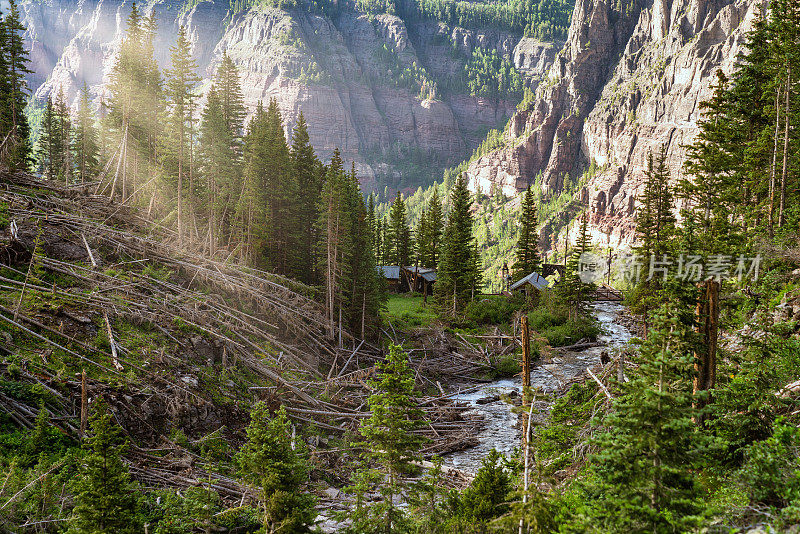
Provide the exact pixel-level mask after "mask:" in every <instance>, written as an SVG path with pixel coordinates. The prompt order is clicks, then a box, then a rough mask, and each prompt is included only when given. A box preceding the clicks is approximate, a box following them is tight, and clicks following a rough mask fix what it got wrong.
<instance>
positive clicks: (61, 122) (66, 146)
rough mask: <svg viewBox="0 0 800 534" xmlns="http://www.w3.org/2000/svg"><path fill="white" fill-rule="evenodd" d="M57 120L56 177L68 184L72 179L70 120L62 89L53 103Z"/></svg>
mask: <svg viewBox="0 0 800 534" xmlns="http://www.w3.org/2000/svg"><path fill="white" fill-rule="evenodd" d="M53 105H54V107H55V111H56V113H55V116H56V121H57V132H58V134H57V135H58V140H57V147H58V149H57V156H58V163H57V167H56V171H57V172H56V179H57V180H59V181H63V182H64V183H66V184H69V183H70V181H71V180H72V163H71V160H72V158H71V155H72V154H71V152H70V142H71V140H72V121H71V119H70V113H69V107H68V106H67V101H66V97H65V96H64V91H63V90H62V91H59V93H58V97H57V98H56V100H55V102H54V103H53Z"/></svg>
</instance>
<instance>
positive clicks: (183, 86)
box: [167, 26, 200, 241]
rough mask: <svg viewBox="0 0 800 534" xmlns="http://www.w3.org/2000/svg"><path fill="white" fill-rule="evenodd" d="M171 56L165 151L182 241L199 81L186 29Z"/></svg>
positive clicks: (190, 189) (183, 28) (190, 199)
mask: <svg viewBox="0 0 800 534" xmlns="http://www.w3.org/2000/svg"><path fill="white" fill-rule="evenodd" d="M170 51H171V53H172V55H171V59H172V68H171V69H170V70H169V71H168V72H167V96H168V97H169V101H170V135H169V149H170V152H171V155H172V157H173V158H174V161H175V163H174V165H175V180H176V184H175V187H176V203H177V211H178V213H177V217H178V227H177V230H178V239H179V240H180V241H182V240H183V238H184V234H185V224H186V220H185V215H184V209H185V206H184V202H185V200H184V199H185V197H186V196H187V195H186V194H187V192H188V197H189V201H190V202H189V203H187V204H188V205H187V206H186V207H190V206H191V201H192V200H193V195H194V191H193V190H192V189H193V185H194V184H192V183H191V181H192V180H191V164H192V161H191V150H192V148H191V144H192V139H193V134H192V129H193V113H194V106H195V95H194V89H195V86H196V85H197V83H198V82H199V81H200V77H199V76H198V75H197V73H196V71H197V63H196V62H195V60H194V58H193V57H192V45H191V42H190V41H189V38H188V36H187V34H186V27H185V26H181V27H180V29H179V30H178V39H177V41H176V43H175V46H173V47H171V48H170Z"/></svg>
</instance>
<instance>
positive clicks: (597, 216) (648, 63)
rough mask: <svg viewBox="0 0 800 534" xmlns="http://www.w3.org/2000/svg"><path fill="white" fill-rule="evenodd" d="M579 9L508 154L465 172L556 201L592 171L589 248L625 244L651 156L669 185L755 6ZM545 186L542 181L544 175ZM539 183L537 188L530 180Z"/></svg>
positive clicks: (632, 3)
mask: <svg viewBox="0 0 800 534" xmlns="http://www.w3.org/2000/svg"><path fill="white" fill-rule="evenodd" d="M621 3H622V5H620V4H619V3H617V2H612V1H610V0H578V2H577V3H576V6H575V11H574V13H573V17H572V24H571V27H570V31H569V36H568V39H567V43H566V45H565V46H564V47H563V48H562V49H561V51H560V52H559V54H558V55H557V57H556V59H555V62H554V63H553V65H552V66H551V67H550V70H549V71H548V73H547V75H546V77H545V80H544V81H543V82H542V84H541V85H540V86H539V88H538V90H537V92H536V97H535V98H534V100H533V101H532V102H531V103H530V104H529V105H528V106H527V107H526V108H525V109H524V110H523V111H520V112H518V113H517V114H516V115H515V116H514V117H513V118H512V120H511V122H510V124H509V128H508V131H507V145H506V148H504V149H502V150H498V151H495V152H492V153H490V154H487V155H485V156H483V157H481V158H480V159H478V160H476V161H474V162H472V164H471V165H470V167H469V170H468V175H469V177H470V184H471V186H472V187H473V188H474V189H478V188H480V189H481V190H483V191H489V190H490V188H491V186H492V184H498V185H499V186H501V188H502V190H503V191H504V192H505V193H506V194H513V193H516V192H518V191H520V190H522V189H524V188H527V187H528V185H530V184H534V183H535V184H537V185H539V186H540V187H541V188H542V190H543V192H545V193H554V194H557V193H559V192H560V191H561V190H562V188H563V187H564V176H565V174H571V175H572V176H575V175H576V174H579V173H581V171H582V170H583V169H584V168H585V167H586V166H587V165H588V164H589V163H590V162H594V163H596V164H597V166H598V167H599V171H598V172H597V173H595V174H594V176H592V177H591V178H589V180H588V182H587V183H586V185H585V187H584V188H583V189H582V191H581V192H580V200H582V201H583V202H584V203H585V205H588V206H589V207H590V212H591V221H592V224H593V232H592V233H593V236H594V240H595V243H597V244H600V245H606V244H611V245H613V246H618V245H627V244H630V242H631V241H632V240H633V222H632V216H633V214H634V211H635V198H636V195H637V193H638V192H639V191H640V189H641V187H642V183H643V178H644V171H645V169H646V166H647V157H648V154H650V153H651V152H656V151H658V150H660V149H661V147H665V148H666V150H667V157H668V162H669V166H670V169H671V172H672V176H673V178H675V179H677V178H678V177H679V176H680V174H681V169H682V164H683V161H684V156H685V154H684V153H685V150H684V148H683V145H685V144H687V143H689V142H690V141H691V140H692V139H693V137H694V136H695V135H696V134H697V120H698V119H699V118H700V108H699V104H700V102H702V101H703V100H706V99H707V98H708V97H710V95H711V84H712V82H713V80H714V78H715V72H716V71H717V69H720V68H721V69H722V70H723V71H725V72H727V73H730V71H731V70H732V69H733V68H734V67H735V61H736V57H737V54H738V53H739V52H741V51H742V45H743V42H744V39H745V36H746V33H747V31H749V29H750V28H751V27H752V22H753V20H754V17H755V14H756V13H757V12H758V11H760V9H761V2H756V1H753V0H623V1H622V2H621ZM539 175H540V176H539ZM537 176H539V178H538V179H537Z"/></svg>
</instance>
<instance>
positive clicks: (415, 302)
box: [386, 293, 438, 328]
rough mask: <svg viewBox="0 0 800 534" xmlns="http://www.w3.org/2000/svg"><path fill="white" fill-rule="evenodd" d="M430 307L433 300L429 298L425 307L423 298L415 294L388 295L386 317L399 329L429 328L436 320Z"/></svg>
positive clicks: (436, 316)
mask: <svg viewBox="0 0 800 534" xmlns="http://www.w3.org/2000/svg"><path fill="white" fill-rule="evenodd" d="M432 305H433V299H431V298H429V299H428V304H427V305H425V304H424V299H423V297H422V296H421V295H419V294H416V293H410V294H398V295H389V300H388V301H387V302H386V317H387V318H388V319H389V320H390V321H392V323H393V324H394V325H395V326H400V327H401V328H402V327H416V326H429V325H430V324H431V323H433V321H435V320H436V319H437V318H438V315H437V314H436V311H434V309H433V307H432Z"/></svg>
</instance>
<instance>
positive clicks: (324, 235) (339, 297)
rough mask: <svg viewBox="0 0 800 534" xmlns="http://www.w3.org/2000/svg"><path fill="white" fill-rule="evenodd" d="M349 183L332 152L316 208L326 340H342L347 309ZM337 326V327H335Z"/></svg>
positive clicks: (350, 248)
mask: <svg viewBox="0 0 800 534" xmlns="http://www.w3.org/2000/svg"><path fill="white" fill-rule="evenodd" d="M349 182H350V180H349V179H348V176H347V174H346V173H345V172H344V169H343V168H342V158H341V156H340V155H339V150H338V149H336V150H334V152H333V157H332V158H331V163H330V165H328V168H327V172H326V175H325V184H324V186H323V188H322V195H321V201H320V208H319V213H320V215H319V221H318V228H319V236H320V251H319V261H320V265H319V269H320V273H321V274H322V276H324V286H325V311H326V318H327V322H328V337H329V338H331V339H333V338H334V337H335V334H336V332H339V341H340V342H341V340H342V325H343V320H344V314H345V309H347V308H348V306H349V302H348V299H347V291H348V289H349V287H350V284H351V283H352V272H351V270H350V268H351V266H352V263H351V258H352V254H353V236H352V234H351V230H352V226H351V225H350V224H348V223H349V222H350V220H351V219H350V215H351V209H350V208H351V199H352V196H351V194H350V184H349ZM337 325H338V327H337Z"/></svg>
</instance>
